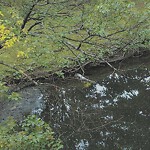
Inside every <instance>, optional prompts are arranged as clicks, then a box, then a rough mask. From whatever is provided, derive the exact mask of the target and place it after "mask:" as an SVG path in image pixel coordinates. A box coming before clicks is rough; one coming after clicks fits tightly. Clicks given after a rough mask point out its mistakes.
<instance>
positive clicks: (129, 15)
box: [0, 0, 150, 77]
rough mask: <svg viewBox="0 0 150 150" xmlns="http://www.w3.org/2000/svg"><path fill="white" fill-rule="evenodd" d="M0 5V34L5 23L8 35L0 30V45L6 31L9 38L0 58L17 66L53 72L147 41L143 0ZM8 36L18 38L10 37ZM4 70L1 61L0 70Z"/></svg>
mask: <svg viewBox="0 0 150 150" xmlns="http://www.w3.org/2000/svg"><path fill="white" fill-rule="evenodd" d="M0 6H1V8H2V10H1V12H0V16H1V17H2V19H1V23H2V25H3V26H1V27H0V28H1V30H0V32H1V34H2V35H3V36H4V35H7V34H6V31H7V30H8V29H9V33H11V35H12V36H10V35H9V34H8V35H7V36H5V38H4V37H3V36H1V38H2V37H3V41H2V42H1V41H0V42H1V44H2V45H5V43H7V38H8V37H9V38H8V39H9V40H8V41H9V42H8V44H6V45H7V47H5V48H2V49H1V50H2V53H1V55H0V60H3V61H4V62H6V63H8V64H12V65H14V66H15V67H16V68H19V70H23V72H26V71H32V70H34V69H35V68H38V67H41V68H43V71H45V70H46V71H54V72H55V71H56V70H59V69H60V70H61V69H62V68H63V67H71V66H75V65H80V66H82V64H84V63H87V62H89V61H92V62H98V61H100V60H102V59H103V58H107V57H109V56H113V55H114V54H116V53H117V52H122V53H124V52H126V51H129V52H130V51H136V50H137V49H138V48H139V47H144V48H149V46H150V45H149V37H150V28H149V24H150V21H149V19H148V18H149V15H150V11H149V9H150V5H149V3H148V0H144V1H142V2H141V1H131V0H108V1H105V0H95V1H89V2H87V1H84V0H83V1H75V0H72V1H64V2H63V3H62V1H61V0H60V1H59V0H58V1H51V2H50V3H47V1H41V0H38V1H37V0H26V1H23V0H16V1H15V2H11V1H10V0H6V1H5V2H4V3H3V2H0ZM139 8H140V9H139ZM4 29H5V30H4ZM6 29H7V30H6ZM7 32H8V31H7ZM13 35H14V36H13ZM14 37H17V39H16V41H18V42H16V41H15V42H14V41H13V43H12V42H11V40H13V38H14ZM7 70H8V68H6V67H5V66H2V67H1V69H0V74H2V75H4V76H5V75H6V74H7V75H8V71H7ZM58 74H59V73H58ZM18 77H20V76H18Z"/></svg>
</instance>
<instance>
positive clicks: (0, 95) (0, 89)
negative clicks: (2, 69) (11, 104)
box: [0, 82, 21, 101]
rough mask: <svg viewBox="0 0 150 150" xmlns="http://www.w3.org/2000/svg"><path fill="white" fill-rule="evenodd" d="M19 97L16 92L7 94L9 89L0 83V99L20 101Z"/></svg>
mask: <svg viewBox="0 0 150 150" xmlns="http://www.w3.org/2000/svg"><path fill="white" fill-rule="evenodd" d="M20 98H21V97H20V95H19V94H18V93H16V92H11V93H10V94H9V88H8V87H7V86H5V85H4V83H3V82H0V99H7V100H16V101H17V100H20Z"/></svg>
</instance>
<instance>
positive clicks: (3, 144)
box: [0, 115, 63, 150]
mask: <svg viewBox="0 0 150 150" xmlns="http://www.w3.org/2000/svg"><path fill="white" fill-rule="evenodd" d="M62 147H63V146H62V143H61V141H60V140H59V139H55V138H54V133H53V132H52V129H51V128H50V127H49V125H48V124H46V123H45V122H44V121H43V120H42V119H39V118H37V117H36V116H34V115H32V116H28V117H27V119H25V120H24V121H23V122H22V123H21V125H17V123H16V122H15V121H14V120H13V119H12V118H9V119H8V120H7V121H5V122H3V123H1V124H0V149H2V150H6V149H11V150H28V149H30V150H46V149H51V150H59V149H62Z"/></svg>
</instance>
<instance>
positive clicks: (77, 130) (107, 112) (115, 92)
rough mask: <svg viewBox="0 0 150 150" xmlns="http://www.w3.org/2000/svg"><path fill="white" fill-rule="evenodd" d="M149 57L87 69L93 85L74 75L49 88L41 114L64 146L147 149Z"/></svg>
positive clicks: (149, 134)
mask: <svg viewBox="0 0 150 150" xmlns="http://www.w3.org/2000/svg"><path fill="white" fill-rule="evenodd" d="M149 62H150V61H148V59H145V60H143V61H142V62H141V61H140V62H139V60H137V59H135V60H132V61H128V64H127V63H126V62H124V63H122V64H119V66H117V67H121V69H122V70H124V71H121V72H118V73H113V71H112V70H111V69H110V68H109V67H102V68H93V69H92V70H90V71H87V72H86V75H87V77H88V78H90V79H91V80H94V81H96V83H95V84H92V85H91V86H89V87H85V84H84V83H82V82H80V81H78V80H76V79H68V80H65V81H58V83H57V85H58V86H47V87H46V91H45V92H46V109H45V110H44V112H43V113H42V117H43V119H44V120H45V121H47V122H49V123H50V124H51V125H52V126H53V129H54V131H55V132H56V133H57V134H58V135H59V136H60V138H61V139H62V140H63V142H64V150H76V149H77V150H103V149H104V150H149V149H150V70H149Z"/></svg>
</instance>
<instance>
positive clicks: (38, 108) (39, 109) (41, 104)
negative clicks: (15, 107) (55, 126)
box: [31, 94, 44, 115]
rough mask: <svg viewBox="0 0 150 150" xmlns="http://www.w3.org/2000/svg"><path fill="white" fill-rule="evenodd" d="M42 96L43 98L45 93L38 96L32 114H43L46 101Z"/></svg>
mask: <svg viewBox="0 0 150 150" xmlns="http://www.w3.org/2000/svg"><path fill="white" fill-rule="evenodd" d="M42 98H43V94H40V96H39V97H38V98H37V100H36V102H35V107H34V108H33V110H32V112H31V114H37V115H41V113H42V112H43V109H44V102H43V100H42Z"/></svg>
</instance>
